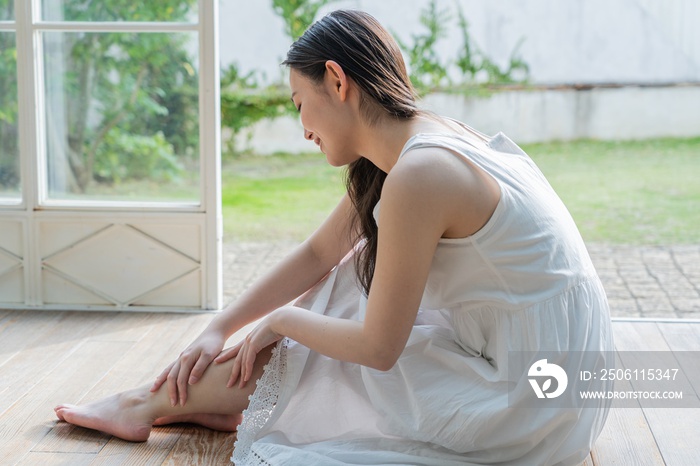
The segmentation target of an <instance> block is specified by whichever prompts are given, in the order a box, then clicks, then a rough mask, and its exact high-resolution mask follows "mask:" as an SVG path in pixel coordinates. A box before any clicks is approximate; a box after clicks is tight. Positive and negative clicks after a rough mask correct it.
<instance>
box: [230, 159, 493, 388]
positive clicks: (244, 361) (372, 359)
mask: <svg viewBox="0 0 700 466" xmlns="http://www.w3.org/2000/svg"><path fill="white" fill-rule="evenodd" d="M465 166H466V169H465ZM499 198H500V189H499V187H498V184H497V182H496V181H495V180H493V179H492V178H491V177H490V175H487V174H485V172H483V171H482V170H481V169H479V168H478V167H476V166H474V165H472V164H471V163H466V164H465V161H464V160H462V159H460V158H458V157H455V156H454V154H452V153H450V152H447V151H443V150H436V149H431V148H426V149H417V150H412V151H411V152H410V153H408V154H406V155H405V156H404V157H403V158H402V159H401V160H400V163H397V164H396V165H395V166H394V167H393V169H392V171H391V172H390V174H389V176H388V177H387V179H386V181H385V184H384V188H383V190H382V204H381V210H380V214H379V226H380V227H379V238H378V241H379V242H378V251H377V261H376V266H375V273H374V278H373V281H372V287H371V290H370V293H369V297H368V302H367V311H366V314H365V320H364V322H359V321H350V320H344V319H337V318H333V317H328V316H324V315H317V314H312V313H310V312H306V311H303V310H301V309H298V308H294V307H284V308H281V309H279V310H277V311H275V312H273V313H272V314H271V315H270V316H269V318H268V319H265V320H264V321H263V322H261V324H260V325H259V326H258V327H257V328H256V329H255V330H254V331H253V332H251V334H249V335H248V337H247V338H246V340H245V341H244V342H241V344H239V345H237V347H236V348H234V349H233V350H232V351H231V352H230V353H228V354H227V355H222V356H221V359H222V360H224V359H227V358H230V357H233V356H235V354H236V353H238V351H239V350H240V353H241V354H240V355H238V357H237V361H236V363H235V364H234V367H233V373H232V377H231V379H232V380H231V381H230V382H229V383H233V381H235V380H236V379H238V377H239V374H240V375H241V376H242V377H241V383H243V384H244V383H245V381H246V380H247V377H249V376H250V373H251V370H252V363H253V361H254V360H255V354H256V353H257V352H259V351H260V350H262V348H264V347H265V346H267V345H269V344H270V343H273V342H274V341H276V340H278V339H280V338H281V337H282V336H287V337H289V338H291V339H293V340H295V341H298V342H299V343H301V344H303V345H305V346H307V347H309V348H310V349H312V350H314V351H316V352H318V353H321V354H324V355H326V356H329V357H331V358H335V359H339V360H342V361H348V362H355V363H359V364H362V365H365V366H369V367H372V368H375V369H379V370H388V369H390V368H391V367H392V366H393V365H394V364H395V363H396V361H397V360H398V358H399V356H400V355H401V352H402V351H403V350H404V348H405V346H406V342H407V341H408V337H409V335H410V333H411V329H412V327H413V324H414V322H415V318H416V314H417V312H418V307H419V305H420V301H421V299H422V296H423V291H424V289H425V284H426V281H427V278H428V273H429V271H430V267H431V264H432V260H433V256H434V254H435V249H436V247H437V244H438V242H439V240H440V238H441V237H443V236H446V237H458V238H461V237H466V236H469V235H472V234H474V233H476V232H477V231H479V230H480V229H481V228H482V227H483V226H484V225H485V224H486V223H487V222H488V220H489V218H490V217H491V215H492V214H493V211H494V210H495V208H496V205H497V204H498V201H499Z"/></svg>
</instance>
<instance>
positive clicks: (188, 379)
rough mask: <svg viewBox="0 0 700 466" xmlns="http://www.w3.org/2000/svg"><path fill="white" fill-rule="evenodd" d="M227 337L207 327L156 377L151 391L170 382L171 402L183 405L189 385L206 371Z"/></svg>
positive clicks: (174, 404) (155, 390)
mask: <svg viewBox="0 0 700 466" xmlns="http://www.w3.org/2000/svg"><path fill="white" fill-rule="evenodd" d="M225 343H226V337H225V335H223V334H222V333H221V332H218V331H216V330H212V329H209V328H207V329H206V330H204V332H202V334H201V335H199V336H198V337H197V339H196V340H194V341H193V342H192V343H191V344H190V345H189V346H188V347H187V348H186V349H185V350H184V351H183V352H182V353H181V354H180V357H179V358H177V360H176V361H174V362H173V363H172V364H170V365H169V366H168V367H166V368H165V370H164V371H163V372H161V374H160V375H159V376H158V377H156V381H155V382H154V383H153V386H152V387H151V392H157V391H158V390H159V389H160V388H161V387H162V386H163V384H164V383H165V382H166V381H167V382H168V394H169V395H170V404H171V405H172V406H176V405H177V404H178V403H179V404H180V405H181V406H184V405H185V402H186V401H187V385H188V384H190V385H193V384H195V383H197V382H198V381H199V379H201V378H202V375H203V374H204V371H205V370H206V368H207V367H209V364H211V362H212V361H213V360H214V358H215V357H217V356H218V355H219V353H221V350H222V349H223V348H224V344H225Z"/></svg>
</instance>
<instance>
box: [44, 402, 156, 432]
mask: <svg viewBox="0 0 700 466" xmlns="http://www.w3.org/2000/svg"><path fill="white" fill-rule="evenodd" d="M147 396H148V395H143V394H141V393H139V392H138V391H135V390H133V391H130V392H124V393H120V394H117V395H112V396H109V397H107V398H103V399H101V400H98V401H95V402H93V403H89V404H86V405H83V406H76V405H68V404H63V405H59V406H56V408H54V411H56V416H57V417H58V419H60V420H61V421H65V422H69V423H71V424H75V425H77V426H81V427H87V428H88V429H94V430H99V431H102V432H106V433H108V434H111V435H114V436H115V437H119V438H120V439H123V440H128V441H131V442H145V441H146V440H147V439H148V436H149V435H150V434H151V426H152V424H153V419H152V418H149V415H148V413H147V412H146V411H145V409H144V401H145V400H146V397H147Z"/></svg>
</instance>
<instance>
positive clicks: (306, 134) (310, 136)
mask: <svg viewBox="0 0 700 466" xmlns="http://www.w3.org/2000/svg"><path fill="white" fill-rule="evenodd" d="M304 138H305V139H308V140H309V141H311V140H312V139H313V138H314V133H312V132H311V131H308V130H306V129H304Z"/></svg>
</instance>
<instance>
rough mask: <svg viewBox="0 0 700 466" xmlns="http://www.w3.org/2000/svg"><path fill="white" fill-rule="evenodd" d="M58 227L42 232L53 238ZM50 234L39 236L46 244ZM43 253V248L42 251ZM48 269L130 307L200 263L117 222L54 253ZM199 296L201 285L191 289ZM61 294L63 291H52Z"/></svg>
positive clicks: (45, 262)
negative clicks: (134, 301) (132, 303)
mask: <svg viewBox="0 0 700 466" xmlns="http://www.w3.org/2000/svg"><path fill="white" fill-rule="evenodd" d="M52 226H53V223H49V222H47V223H45V224H44V225H42V228H41V230H42V231H43V232H44V234H45V235H49V236H50V235H51V230H52ZM45 237H46V236H44V237H42V238H40V243H41V242H43V240H44V238H45ZM42 249H43V248H42ZM42 264H43V267H44V268H48V269H49V270H51V271H52V272H53V273H54V274H56V275H59V276H61V277H63V278H64V279H66V280H69V281H71V282H73V283H75V284H76V285H79V286H80V287H82V288H84V289H86V290H88V291H90V292H91V293H92V294H96V295H99V296H101V297H103V298H106V299H108V300H110V301H112V302H114V303H115V304H118V305H126V304H129V303H130V302H131V301H133V300H136V299H140V298H141V297H142V296H143V295H146V294H148V293H150V292H151V291H153V290H155V289H157V288H159V287H161V286H163V285H167V284H169V283H171V282H172V281H174V280H177V279H179V278H180V277H182V276H184V275H185V274H188V273H190V272H192V271H194V270H199V268H200V264H199V262H197V261H195V260H193V259H191V258H190V257H188V256H187V255H185V254H182V253H181V252H179V251H177V250H175V249H173V248H172V247H170V246H167V245H165V244H163V243H162V242H161V241H156V240H154V239H153V238H151V237H150V236H147V235H145V234H143V233H141V232H140V231H139V230H138V229H135V228H132V227H131V226H130V225H127V224H123V225H122V224H113V225H110V226H109V227H107V228H104V229H103V230H100V231H99V232H98V233H97V234H94V235H90V236H88V237H87V238H85V239H84V240H82V241H79V242H78V243H75V244H72V245H70V246H68V247H66V248H64V249H62V250H60V251H58V252H56V253H54V254H52V255H49V256H46V257H42ZM183 292H188V293H189V295H190V296H199V284H198V283H197V284H196V286H194V287H192V288H191V289H189V290H183ZM51 293H53V294H54V295H55V294H60V293H62V290H60V289H59V290H51Z"/></svg>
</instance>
